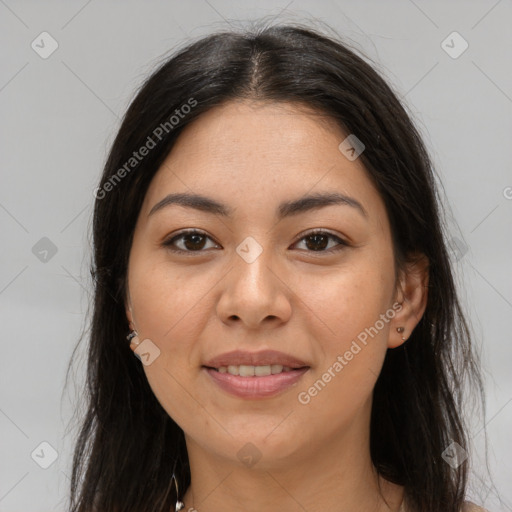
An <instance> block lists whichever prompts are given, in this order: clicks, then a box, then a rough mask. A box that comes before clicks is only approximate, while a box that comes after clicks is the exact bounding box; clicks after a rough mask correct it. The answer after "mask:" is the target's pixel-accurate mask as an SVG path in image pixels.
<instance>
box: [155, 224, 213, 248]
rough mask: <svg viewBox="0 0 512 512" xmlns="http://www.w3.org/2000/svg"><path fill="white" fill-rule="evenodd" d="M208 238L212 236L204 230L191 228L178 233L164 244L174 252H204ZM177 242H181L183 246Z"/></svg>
mask: <svg viewBox="0 0 512 512" xmlns="http://www.w3.org/2000/svg"><path fill="white" fill-rule="evenodd" d="M208 239H210V240H211V238H210V237H209V236H207V235H206V234H205V233H203V232H202V231H197V230H189V231H182V232H181V233H179V234H178V235H176V236H174V237H172V238H170V239H169V240H166V241H165V242H164V243H163V244H162V245H164V246H165V247H167V248H168V249H169V250H171V251H173V252H181V253H186V252H202V250H203V249H204V248H205V246H206V241H207V240H208ZM177 242H180V244H181V247H180V246H177ZM176 247H178V248H176Z"/></svg>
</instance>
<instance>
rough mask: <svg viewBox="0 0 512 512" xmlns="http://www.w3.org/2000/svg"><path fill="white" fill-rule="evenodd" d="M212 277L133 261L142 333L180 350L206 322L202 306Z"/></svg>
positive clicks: (135, 299) (132, 287) (135, 304)
mask: <svg viewBox="0 0 512 512" xmlns="http://www.w3.org/2000/svg"><path fill="white" fill-rule="evenodd" d="M210 274H211V273H207V272H206V273H205V272H201V273H198V272H197V270H195V271H194V267H191V268H188V269H186V268H185V267H177V266H176V265H170V264H169V263H168V262H165V261H157V262H155V263H153V264H151V262H150V261H149V260H146V262H145V263H142V264H140V265H137V262H136V261H134V266H133V272H132V275H131V279H132V282H131V283H130V291H131V295H132V303H133V307H134V311H135V314H136V318H137V322H138V325H139V328H140V330H141V331H142V332H141V334H142V335H144V336H145V337H148V338H151V339H154V340H155V342H156V343H157V344H159V345H160V344H162V346H165V347H170V346H171V345H172V348H173V349H177V350H180V348H181V347H183V348H184V347H185V346H186V345H187V342H188V341H189V340H193V339H194V338H195V337H197V336H198V334H199V333H200V332H201V329H202V322H204V318H203V317H204V307H201V306H202V305H203V306H204V303H205V302H206V301H207V300H208V296H207V291H208V290H209V289H211V288H212V287H213V285H214V283H215V279H213V278H211V277H208V276H209V275H210ZM210 281H212V282H211V283H210Z"/></svg>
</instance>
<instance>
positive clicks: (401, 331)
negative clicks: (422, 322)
mask: <svg viewBox="0 0 512 512" xmlns="http://www.w3.org/2000/svg"><path fill="white" fill-rule="evenodd" d="M396 330H397V331H398V332H399V333H400V334H401V333H403V332H404V328H403V327H397V328H396ZM402 341H405V337H404V336H402Z"/></svg>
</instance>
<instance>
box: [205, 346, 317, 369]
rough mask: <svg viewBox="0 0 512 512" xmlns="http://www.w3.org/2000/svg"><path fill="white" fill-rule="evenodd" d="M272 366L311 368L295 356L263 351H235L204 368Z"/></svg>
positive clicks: (209, 362) (216, 358)
mask: <svg viewBox="0 0 512 512" xmlns="http://www.w3.org/2000/svg"><path fill="white" fill-rule="evenodd" d="M242 365H243V366H272V365H281V366H287V367H289V368H292V369H298V368H304V367H309V365H308V364H307V363H305V362H304V361H301V360H300V359H297V358H296V357H294V356H291V355H289V354H285V353H283V352H278V351H276V350H262V351H260V352H248V351H245V350H234V351H232V352H226V353H224V354H220V355H218V356H215V357H213V358H212V359H209V360H208V361H206V362H205V363H204V364H203V366H205V367H207V368H215V369H218V368H220V367H227V366H242Z"/></svg>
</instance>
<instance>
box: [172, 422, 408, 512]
mask: <svg viewBox="0 0 512 512" xmlns="http://www.w3.org/2000/svg"><path fill="white" fill-rule="evenodd" d="M359 427H360V423H359V422H357V421H356V422H354V423H352V426H351V427H347V429H346V431H345V432H344V433H343V435H340V433H339V432H333V434H332V435H331V436H330V437H329V438H324V439H322V440H314V439H312V440H311V443H310V444H309V445H308V446H302V447H301V448H300V450H297V451H296V452H295V453H292V454H291V455H289V456H288V457H284V458H280V459H279V460H278V461H276V460H273V461H266V462H265V461H264V460H263V458H262V459H261V460H260V461H259V462H257V463H256V464H255V465H254V466H252V467H250V468H249V467H244V466H243V465H241V464H240V462H239V461H238V460H237V459H235V460H232V459H228V458H225V457H221V456H219V455H218V454H215V453H212V452H211V451H206V450H204V449H203V448H202V447H200V446H198V445H197V444H196V443H194V441H193V440H192V439H190V438H188V437H186V440H187V450H188V454H189V462H190V471H191V485H190V486H189V488H188V489H187V492H186V493H185V496H184V498H183V500H182V501H183V502H184V505H185V506H184V507H183V509H182V510H183V511H184V512H188V511H189V510H192V511H197V512H220V511H222V512H235V511H236V512H238V511H240V510H244V511H247V512H261V511H262V510H286V511H289V512H304V511H305V510H307V511H308V512H320V511H322V512H325V510H332V511H342V510H365V511H368V512H397V511H398V510H399V509H400V504H401V502H402V498H403V489H402V488H401V487H399V486H397V485H394V484H392V483H390V482H388V481H386V480H384V479H383V478H382V477H380V476H379V475H378V474H377V472H376V471H375V468H374V467H373V465H372V463H371V458H370V452H369V432H365V433H364V434H362V433H361V429H360V428H359Z"/></svg>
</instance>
